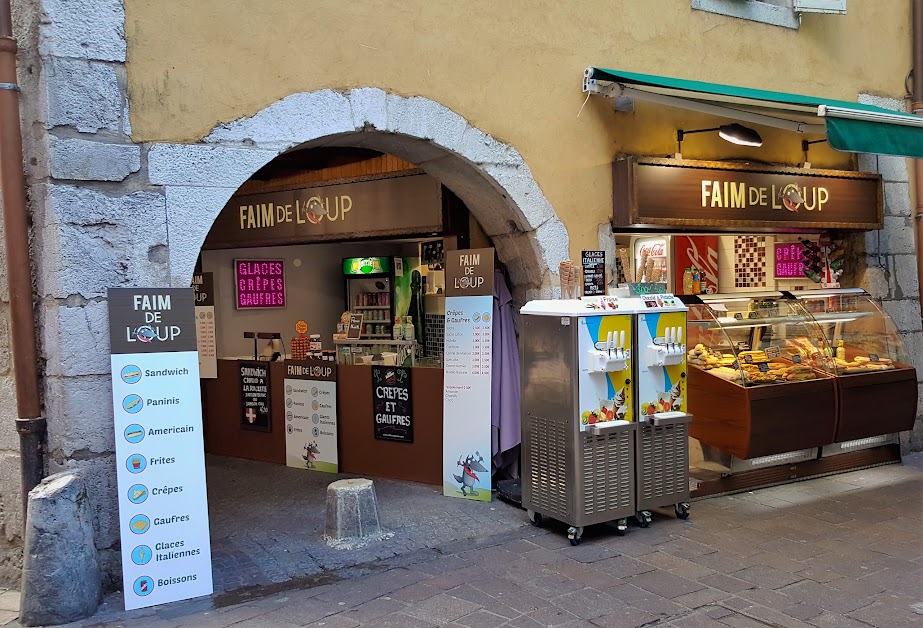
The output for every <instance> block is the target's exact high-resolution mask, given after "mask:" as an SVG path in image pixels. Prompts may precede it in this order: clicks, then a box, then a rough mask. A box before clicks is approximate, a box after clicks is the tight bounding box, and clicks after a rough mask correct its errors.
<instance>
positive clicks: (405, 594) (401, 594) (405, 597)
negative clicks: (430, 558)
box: [391, 582, 443, 603]
mask: <svg viewBox="0 0 923 628" xmlns="http://www.w3.org/2000/svg"><path fill="white" fill-rule="evenodd" d="M441 593H443V591H442V589H437V588H436V587H433V586H430V585H428V584H427V583H425V582H421V583H419V584H414V585H411V586H409V587H404V588H403V589H399V590H397V591H395V592H394V593H392V594H391V597H393V598H394V599H395V600H399V601H401V602H408V603H414V602H422V601H423V600H428V599H429V598H431V597H434V596H436V595H439V594H441Z"/></svg>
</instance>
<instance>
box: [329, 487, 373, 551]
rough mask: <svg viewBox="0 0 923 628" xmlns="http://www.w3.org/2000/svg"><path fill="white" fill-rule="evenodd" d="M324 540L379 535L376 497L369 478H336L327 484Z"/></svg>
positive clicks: (333, 541) (335, 540)
mask: <svg viewBox="0 0 923 628" xmlns="http://www.w3.org/2000/svg"><path fill="white" fill-rule="evenodd" d="M325 536H326V537H327V541H328V542H330V543H334V544H336V543H340V542H342V541H345V540H347V539H362V538H368V537H380V536H381V520H380V519H379V518H378V497H377V496H376V495H375V484H374V483H373V482H372V480H366V479H362V478H356V479H352V480H337V481H336V482H333V483H331V484H330V485H329V486H327V526H326V531H325Z"/></svg>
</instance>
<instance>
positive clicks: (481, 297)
mask: <svg viewBox="0 0 923 628" xmlns="http://www.w3.org/2000/svg"><path fill="white" fill-rule="evenodd" d="M493 277H494V250H493V249H474V250H464V251H447V252H446V300H445V348H444V355H443V372H444V374H445V387H444V388H445V390H444V393H443V395H444V396H443V441H442V464H443V494H444V495H447V496H449V497H460V498H464V499H474V500H478V501H490V486H491V481H490V480H491V478H490V452H491V368H492V362H493V306H494V299H493ZM485 457H486V461H485Z"/></svg>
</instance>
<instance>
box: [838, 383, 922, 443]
mask: <svg viewBox="0 0 923 628" xmlns="http://www.w3.org/2000/svg"><path fill="white" fill-rule="evenodd" d="M837 387H838V389H839V390H838V392H839V398H840V411H839V421H838V424H837V431H836V441H835V442H838V443H842V442H843V441H849V440H855V439H857V438H868V437H869V436H879V435H881V434H893V433H895V432H902V431H904V430H909V429H912V428H913V424H914V421H916V417H917V372H916V370H914V369H912V368H898V369H894V370H893V371H878V372H874V373H862V374H856V375H843V376H840V377H838V378H837Z"/></svg>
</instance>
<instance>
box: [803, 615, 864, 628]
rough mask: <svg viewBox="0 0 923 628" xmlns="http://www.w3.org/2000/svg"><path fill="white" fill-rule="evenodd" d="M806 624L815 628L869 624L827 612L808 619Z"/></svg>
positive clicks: (844, 627) (857, 626) (849, 627)
mask: <svg viewBox="0 0 923 628" xmlns="http://www.w3.org/2000/svg"><path fill="white" fill-rule="evenodd" d="M808 624H809V625H811V626H817V628H869V624H867V623H865V622H864V621H858V620H855V619H852V618H850V617H846V616H845V615H840V614H838V613H829V612H824V613H823V614H822V615H818V616H817V617H814V618H812V619H809V620H808Z"/></svg>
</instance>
